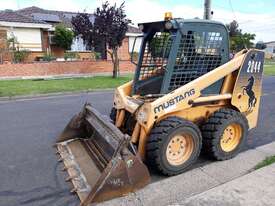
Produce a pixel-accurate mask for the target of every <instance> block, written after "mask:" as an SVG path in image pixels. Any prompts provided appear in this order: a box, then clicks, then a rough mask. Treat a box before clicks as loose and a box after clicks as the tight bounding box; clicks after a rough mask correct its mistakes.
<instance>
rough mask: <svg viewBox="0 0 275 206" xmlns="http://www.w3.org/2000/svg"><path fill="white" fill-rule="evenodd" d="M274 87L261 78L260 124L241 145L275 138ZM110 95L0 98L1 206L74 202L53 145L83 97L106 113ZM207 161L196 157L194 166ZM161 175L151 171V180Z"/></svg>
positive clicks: (68, 204)
mask: <svg viewBox="0 0 275 206" xmlns="http://www.w3.org/2000/svg"><path fill="white" fill-rule="evenodd" d="M274 88H275V77H265V79H264V85H263V91H264V92H263V98H262V102H261V113H260V116H259V124H258V127H257V129H254V130H253V131H252V132H250V134H249V139H248V145H247V148H246V149H248V148H253V147H257V146H260V145H263V144H267V143H270V142H272V141H274V140H275V135H274V132H275V128H274V121H275V106H274V105H275V103H274V102H275V91H274ZM112 95H113V94H112V92H101V93H99V92H97V93H89V94H77V95H70V96H56V97H46V98H45V97H44V98H37V99H31V100H17V101H6V102H0V157H1V158H0V179H1V181H0V206H15V205H26V206H31V205H35V206H49V205H54V206H75V205H77V204H78V199H77V197H76V196H75V195H71V194H70V192H69V191H70V189H71V186H70V185H69V183H67V182H65V181H64V179H65V178H66V173H65V172H62V171H61V169H62V167H63V165H62V164H58V163H57V157H56V155H55V149H54V148H53V147H52V145H53V143H54V142H55V138H56V136H57V135H58V134H59V133H60V132H61V131H62V129H63V128H64V126H65V125H66V124H67V122H68V121H69V119H70V118H71V117H72V116H73V115H74V114H75V113H77V112H79V111H80V109H81V106H82V105H83V104H84V103H85V102H86V101H89V102H91V103H92V105H93V106H94V107H95V108H96V109H98V110H99V111H100V112H101V113H103V114H106V115H107V114H108V113H109V111H110V108H111V105H112ZM208 162H209V160H207V159H203V158H200V160H199V163H198V164H197V166H198V165H200V164H207V163H208ZM161 178H163V177H160V176H157V175H154V177H153V180H154V181H158V180H159V179H161Z"/></svg>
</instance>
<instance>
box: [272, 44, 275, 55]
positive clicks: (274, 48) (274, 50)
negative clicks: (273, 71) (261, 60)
mask: <svg viewBox="0 0 275 206" xmlns="http://www.w3.org/2000/svg"><path fill="white" fill-rule="evenodd" d="M272 53H273V54H275V46H274V47H273V51H272Z"/></svg>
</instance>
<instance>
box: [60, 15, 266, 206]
mask: <svg viewBox="0 0 275 206" xmlns="http://www.w3.org/2000/svg"><path fill="white" fill-rule="evenodd" d="M139 27H140V29H142V31H143V34H144V35H143V36H142V37H138V38H139V39H141V38H142V42H141V43H140V49H139V57H138V60H137V62H136V72H135V76H134V79H133V81H130V82H128V83H126V84H124V85H122V86H119V87H118V88H117V89H116V90H115V93H114V103H113V108H112V111H111V114H110V119H107V118H106V117H104V116H102V115H100V114H99V113H98V112H97V111H96V110H95V109H94V108H93V107H92V106H91V105H90V104H86V105H85V106H84V108H83V110H82V111H81V112H80V113H79V114H77V115H76V116H74V117H73V118H72V120H71V121H70V122H69V124H68V125H67V127H66V128H65V129H64V131H63V132H62V134H61V135H60V137H59V138H58V140H57V144H56V146H57V150H58V154H60V156H61V159H60V160H61V161H63V162H64V164H65V168H64V169H65V170H67V172H68V174H69V177H68V180H70V181H71V182H72V183H73V186H74V189H73V190H72V191H74V192H76V193H77V194H78V196H79V198H80V200H81V205H89V204H90V203H97V202H101V201H105V200H109V199H111V198H114V197H118V196H122V195H126V194H127V193H129V192H133V191H135V190H137V189H140V188H142V187H144V186H145V185H146V184H148V183H149V182H150V175H149V172H148V169H147V166H148V167H152V168H155V169H156V170H158V171H159V172H160V173H162V174H164V175H168V176H170V175H177V174H180V173H182V172H184V171H185V170H186V169H188V167H189V166H190V165H191V164H193V163H194V162H195V161H196V159H197V158H198V156H199V154H200V151H201V150H203V151H204V152H205V153H206V154H208V155H209V156H210V157H213V158H214V159H216V160H226V159H230V158H233V157H234V156H235V155H237V154H238V153H239V152H240V151H241V149H242V147H243V145H244V144H245V142H246V138H247V135H248V130H250V129H252V128H254V127H256V125H257V117H258V112H259V105H260V97H261V82H262V73H263V63H264V53H263V51H260V50H257V49H251V50H247V49H244V50H242V51H240V52H239V53H236V54H235V56H234V58H232V59H229V37H228V31H227V29H226V27H225V26H224V25H223V24H221V23H219V22H215V21H209V20H199V19H192V20H184V19H172V18H167V19H166V20H164V21H159V22H152V23H144V24H140V25H139ZM135 47H136V46H135V45H134V46H133V48H135ZM133 62H134V61H133ZM134 63H135V62H134ZM145 165H147V166H145Z"/></svg>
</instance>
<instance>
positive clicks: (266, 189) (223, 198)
mask: <svg viewBox="0 0 275 206" xmlns="http://www.w3.org/2000/svg"><path fill="white" fill-rule="evenodd" d="M274 174H275V164H272V165H269V166H266V167H264V168H261V169H259V170H256V171H255V172H252V173H249V174H247V175H244V176H242V177H240V178H238V179H235V180H232V181H230V182H227V183H225V184H223V185H220V186H218V187H215V188H213V189H210V190H207V191H205V192H203V193H201V194H198V195H194V196H192V197H190V198H187V199H185V200H184V201H182V202H179V204H175V205H186V206H187V205H188V206H208V205H211V206H220V205H223V206H246V205H249V206H259V205H270V206H271V205H275V196H274V193H275V187H274V185H275V175H274Z"/></svg>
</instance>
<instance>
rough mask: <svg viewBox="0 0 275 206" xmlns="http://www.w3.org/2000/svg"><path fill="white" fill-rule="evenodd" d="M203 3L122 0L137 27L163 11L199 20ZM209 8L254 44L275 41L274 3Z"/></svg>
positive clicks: (68, 1)
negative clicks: (249, 36) (252, 35)
mask: <svg viewBox="0 0 275 206" xmlns="http://www.w3.org/2000/svg"><path fill="white" fill-rule="evenodd" d="M102 2H103V1H102V0H43V1H42V0H0V9H2V10H3V9H13V10H16V9H18V8H24V7H28V6H38V7H41V8H45V9H54V10H63V11H74V12H82V11H84V10H86V11H87V12H93V11H94V10H95V8H96V7H98V6H100V5H101V4H102ZM109 2H110V3H115V2H116V3H118V4H120V3H121V2H122V1H121V0H109ZM203 2H204V1H203V0H125V9H126V12H127V15H128V17H129V18H130V19H131V20H132V21H133V22H134V23H135V24H137V23H139V22H146V21H154V20H160V19H163V16H164V15H163V14H164V12H166V11H171V12H172V13H173V16H174V17H182V18H186V19H187V18H194V17H199V18H202V14H203ZM230 2H231V3H230ZM252 2H253V3H252ZM231 5H232V6H231ZM212 9H213V11H214V16H213V19H214V20H218V21H222V22H224V23H228V22H230V21H232V20H233V19H236V20H237V21H238V22H239V24H240V28H241V29H243V31H245V32H252V33H255V34H256V40H257V41H259V40H262V41H265V42H267V41H275V0H265V1H259V0H258V1H252V0H231V1H230V0H212Z"/></svg>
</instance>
